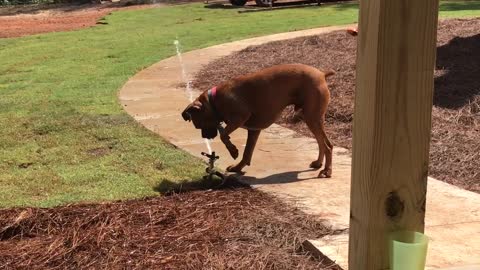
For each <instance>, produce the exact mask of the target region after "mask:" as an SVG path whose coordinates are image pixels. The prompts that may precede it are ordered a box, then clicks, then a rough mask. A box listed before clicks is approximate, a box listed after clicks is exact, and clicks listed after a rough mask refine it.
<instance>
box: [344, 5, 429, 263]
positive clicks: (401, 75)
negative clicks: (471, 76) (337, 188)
mask: <svg viewBox="0 0 480 270" xmlns="http://www.w3.org/2000/svg"><path fill="white" fill-rule="evenodd" d="M437 20H438V0H362V1H360V19H359V39H358V48H357V83H356V92H355V116H354V117H355V118H354V128H353V164H352V188H351V213H350V242H349V269H350V270H376V269H388V267H389V253H388V252H389V251H388V233H389V232H391V231H393V230H398V229H408V230H415V231H419V232H423V229H424V219H425V200H426V189H427V175H428V151H429V140H430V129H431V110H432V97H433V70H434V65H435V55H436V47H435V44H436V33H437Z"/></svg>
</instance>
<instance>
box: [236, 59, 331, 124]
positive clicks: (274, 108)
mask: <svg viewBox="0 0 480 270" xmlns="http://www.w3.org/2000/svg"><path fill="white" fill-rule="evenodd" d="M333 74H334V72H333V71H328V72H322V71H320V70H318V69H316V68H314V67H311V66H307V65H303V64H286V65H278V66H274V67H270V68H266V69H263V70H260V71H258V72H255V73H251V74H247V75H244V76H240V77H237V78H235V79H234V80H233V81H231V82H230V85H229V87H230V89H229V91H231V94H233V95H234V96H235V97H237V98H241V99H242V100H243V101H244V102H245V104H248V106H249V110H250V111H251V113H252V117H257V118H260V119H256V120H257V121H255V122H265V123H262V124H263V125H262V126H269V125H271V124H272V123H273V121H275V120H276V119H277V118H278V116H279V115H280V114H281V112H282V111H283V109H285V107H286V106H288V105H292V104H293V105H295V107H296V108H297V109H300V108H303V107H305V106H309V105H308V103H315V104H318V105H319V106H327V105H328V103H329V99H330V93H329V90H328V87H327V85H326V82H325V78H326V77H328V76H330V75H333ZM312 105H314V104H312ZM252 120H253V119H252Z"/></svg>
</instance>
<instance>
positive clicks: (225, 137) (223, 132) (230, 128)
mask: <svg viewBox="0 0 480 270" xmlns="http://www.w3.org/2000/svg"><path fill="white" fill-rule="evenodd" d="M240 126H241V124H238V125H232V124H227V126H225V128H224V129H220V130H219V131H220V140H222V142H223V144H225V147H227V149H228V152H229V153H230V155H231V156H232V158H233V159H237V157H238V149H237V147H236V146H235V145H234V144H233V143H232V142H231V141H230V136H229V135H230V134H231V133H232V132H234V131H235V130H236V129H237V128H239V127H240Z"/></svg>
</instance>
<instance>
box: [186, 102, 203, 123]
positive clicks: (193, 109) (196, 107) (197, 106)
mask: <svg viewBox="0 0 480 270" xmlns="http://www.w3.org/2000/svg"><path fill="white" fill-rule="evenodd" d="M201 109H202V103H201V102H199V101H198V100H196V101H195V102H193V103H191V104H190V105H188V106H187V108H186V109H185V110H184V111H183V112H182V117H183V120H185V121H192V114H194V113H197V112H199V111H200V110H201Z"/></svg>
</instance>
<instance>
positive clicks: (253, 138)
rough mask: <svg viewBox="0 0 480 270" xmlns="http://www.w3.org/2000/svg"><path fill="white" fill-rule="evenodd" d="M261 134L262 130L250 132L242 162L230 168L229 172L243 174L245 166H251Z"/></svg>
mask: <svg viewBox="0 0 480 270" xmlns="http://www.w3.org/2000/svg"><path fill="white" fill-rule="evenodd" d="M260 132H261V130H248V137H247V145H246V146H245V150H244V151H243V157H242V160H241V161H240V162H239V163H238V164H237V165H235V166H229V167H228V168H227V171H229V172H237V173H241V172H242V169H243V168H244V167H245V166H247V165H250V163H251V162H252V156H253V150H255V145H256V144H257V140H258V137H259V135H260Z"/></svg>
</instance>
